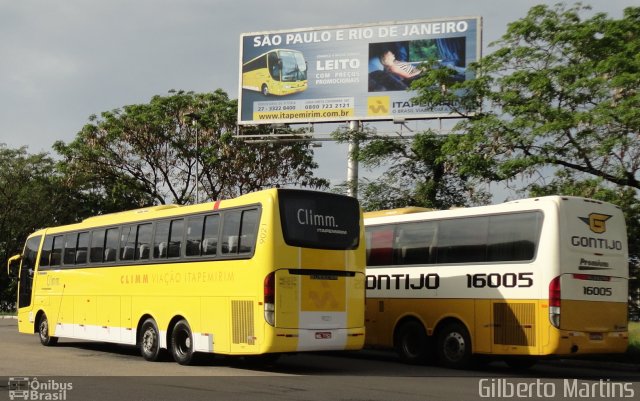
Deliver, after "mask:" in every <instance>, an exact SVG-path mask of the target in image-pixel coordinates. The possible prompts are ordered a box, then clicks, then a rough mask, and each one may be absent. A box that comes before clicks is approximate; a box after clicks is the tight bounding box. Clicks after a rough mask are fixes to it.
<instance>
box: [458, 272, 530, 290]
mask: <svg viewBox="0 0 640 401" xmlns="http://www.w3.org/2000/svg"><path fill="white" fill-rule="evenodd" d="M531 286H533V273H531V272H529V273H502V274H501V273H489V274H486V273H478V274H467V288H485V287H489V288H499V287H506V288H515V287H531Z"/></svg>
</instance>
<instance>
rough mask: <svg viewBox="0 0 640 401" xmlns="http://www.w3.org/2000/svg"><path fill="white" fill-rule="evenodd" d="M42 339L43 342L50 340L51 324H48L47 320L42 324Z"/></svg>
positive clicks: (43, 320)
mask: <svg viewBox="0 0 640 401" xmlns="http://www.w3.org/2000/svg"><path fill="white" fill-rule="evenodd" d="M40 338H41V339H42V340H46V339H47V338H49V322H47V319H42V321H41V322H40Z"/></svg>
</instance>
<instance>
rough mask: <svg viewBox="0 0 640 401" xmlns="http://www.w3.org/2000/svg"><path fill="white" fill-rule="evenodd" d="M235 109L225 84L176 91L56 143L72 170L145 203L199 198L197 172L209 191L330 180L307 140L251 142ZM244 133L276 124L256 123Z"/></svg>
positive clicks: (228, 192)
mask: <svg viewBox="0 0 640 401" xmlns="http://www.w3.org/2000/svg"><path fill="white" fill-rule="evenodd" d="M236 115H237V104H236V101H235V100H230V99H229V98H228V96H227V94H226V93H224V92H223V91H222V90H217V91H215V92H213V93H202V94H196V93H193V92H183V91H178V92H176V91H171V92H170V94H169V95H168V96H154V97H153V98H152V99H151V101H150V103H148V104H138V105H130V106H125V107H123V108H122V109H116V110H112V111H108V112H104V113H102V114H101V117H100V118H98V117H97V116H92V117H91V118H90V122H89V123H88V124H86V125H85V126H84V127H83V128H82V130H81V131H80V132H79V133H78V135H77V137H76V139H75V140H74V141H73V142H71V143H70V144H64V143H62V142H57V143H56V144H55V145H54V148H55V149H56V151H58V152H59V153H60V154H61V155H62V156H63V157H64V158H65V163H66V165H67V171H75V172H77V174H79V175H83V176H84V178H83V180H84V181H87V180H88V181H89V182H93V185H94V187H97V188H100V191H101V192H102V193H105V192H108V191H112V190H113V189H114V188H116V190H117V189H118V188H127V189H129V190H130V193H134V194H137V198H138V199H140V200H141V201H144V202H145V203H151V202H154V203H160V204H165V203H178V204H187V203H192V202H194V201H195V199H196V192H195V191H196V183H195V182H196V176H197V179H198V187H199V189H200V190H202V191H204V193H205V195H206V197H207V198H209V199H219V198H222V197H233V196H237V195H240V194H243V193H246V192H250V191H254V190H258V189H262V188H264V187H272V186H278V185H298V186H309V187H318V188H322V187H325V186H327V182H326V181H325V180H322V179H318V178H315V177H314V176H313V173H312V171H313V169H314V168H316V167H317V165H316V164H315V163H314V161H313V151H312V149H311V147H310V145H309V143H308V142H295V143H276V142H272V141H270V142H261V143H257V144H248V143H245V142H244V141H243V140H242V139H241V138H240V137H238V136H237V135H236V129H237V126H236ZM244 133H248V134H252V135H264V136H268V134H269V131H268V130H267V129H266V128H264V127H251V128H248V129H246V130H245V131H244ZM301 135H303V134H302V133H301ZM196 141H197V144H196ZM120 192H121V193H125V191H120Z"/></svg>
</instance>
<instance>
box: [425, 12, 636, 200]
mask: <svg viewBox="0 0 640 401" xmlns="http://www.w3.org/2000/svg"><path fill="white" fill-rule="evenodd" d="M586 10H588V7H582V6H581V5H579V4H578V5H575V6H573V7H569V8H566V7H565V6H564V5H561V4H559V5H556V6H555V7H553V8H550V7H548V6H545V5H539V6H535V7H533V8H531V10H530V11H529V13H528V14H527V16H526V17H525V18H523V19H521V20H518V21H516V22H513V23H511V24H509V26H508V29H507V32H506V34H505V35H504V36H503V37H502V39H501V40H499V41H497V42H495V43H493V44H492V46H495V47H498V49H497V50H496V51H494V52H493V53H492V54H490V55H488V56H486V57H484V58H482V59H481V60H479V61H478V62H477V63H476V64H473V65H471V66H469V69H470V70H471V72H472V74H475V76H476V78H477V79H474V80H467V81H465V82H461V83H451V80H450V79H449V78H450V77H451V74H452V73H453V72H452V71H450V70H448V69H446V68H440V69H432V70H431V71H430V73H429V74H426V75H425V77H423V78H421V79H419V80H417V81H416V82H415V83H414V86H413V88H414V89H416V90H417V96H416V98H415V99H414V101H415V102H417V103H420V104H423V105H427V106H432V107H435V106H439V105H443V104H446V105H450V106H452V107H453V108H454V109H455V110H456V112H457V113H458V114H459V116H461V117H465V119H464V120H461V121H460V122H459V123H458V124H457V125H456V127H455V128H454V132H456V133H458V134H459V135H454V136H451V137H450V139H449V143H448V144H447V145H446V148H447V149H448V153H450V155H451V157H452V159H453V161H454V162H455V163H456V164H457V165H458V166H459V168H460V169H461V171H462V172H463V173H465V174H473V175H476V176H480V177H482V178H484V179H486V180H494V181H500V180H508V179H514V178H517V177H518V176H520V177H521V178H522V175H523V174H532V173H535V172H539V171H540V169H541V168H544V167H548V166H553V167H554V168H563V169H568V170H571V171H575V172H580V173H583V174H585V175H586V176H592V177H600V178H602V179H603V180H605V181H608V182H610V183H613V184H615V185H620V186H629V187H632V188H636V189H640V181H639V179H640V175H639V173H640V146H638V144H639V142H638V140H639V137H638V135H639V134H640V90H639V89H640V57H638V54H640V29H639V28H638V27H640V8H638V7H630V8H627V9H625V11H624V17H623V18H622V19H619V20H614V19H610V18H608V17H607V16H606V14H602V13H599V14H595V15H593V16H592V17H590V18H582V17H581V14H582V13H584V12H585V11H586ZM471 111H473V112H475V114H473V113H471Z"/></svg>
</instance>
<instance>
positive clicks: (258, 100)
mask: <svg viewBox="0 0 640 401" xmlns="http://www.w3.org/2000/svg"><path fill="white" fill-rule="evenodd" d="M481 24H482V22H481V18H480V17H464V18H451V19H442V20H424V21H407V22H390V23H380V24H371V25H355V26H337V27H324V28H308V29H298V30H290V31H271V32H256V33H246V34H242V35H241V37H240V47H241V49H240V88H239V92H238V93H239V99H238V106H239V107H238V122H239V123H240V124H267V123H269V124H271V123H306V122H339V121H349V120H395V119H414V118H433V117H443V116H448V115H450V110H448V109H447V108H444V107H443V108H441V109H439V110H427V109H426V108H424V107H421V106H419V105H416V104H413V103H412V102H411V98H412V97H414V96H415V92H412V91H410V90H409V86H410V85H411V82H412V81H413V80H415V79H417V78H419V77H420V75H421V74H423V73H424V71H423V69H422V68H421V65H422V63H424V62H434V61H435V62H436V66H447V67H449V68H452V69H454V70H455V71H456V74H455V77H453V79H454V80H460V81H462V80H467V79H472V78H473V77H472V76H471V74H470V72H469V71H468V70H467V66H468V65H469V63H471V62H474V61H476V60H478V58H479V57H480V49H481V43H480V42H481V36H482V35H481ZM435 68H437V67H435Z"/></svg>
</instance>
